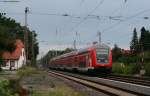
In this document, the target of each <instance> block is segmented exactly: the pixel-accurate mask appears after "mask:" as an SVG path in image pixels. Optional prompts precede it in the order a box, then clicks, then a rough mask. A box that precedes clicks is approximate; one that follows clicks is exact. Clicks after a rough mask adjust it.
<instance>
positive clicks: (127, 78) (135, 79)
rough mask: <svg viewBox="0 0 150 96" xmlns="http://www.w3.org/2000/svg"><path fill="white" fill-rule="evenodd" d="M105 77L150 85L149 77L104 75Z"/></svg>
mask: <svg viewBox="0 0 150 96" xmlns="http://www.w3.org/2000/svg"><path fill="white" fill-rule="evenodd" d="M105 79H110V80H115V81H122V82H127V83H133V84H139V85H144V86H149V87H150V78H141V77H133V76H123V75H113V74H112V75H110V76H107V77H105Z"/></svg>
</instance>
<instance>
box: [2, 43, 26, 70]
mask: <svg viewBox="0 0 150 96" xmlns="http://www.w3.org/2000/svg"><path fill="white" fill-rule="evenodd" d="M2 57H3V64H2V66H1V68H2V69H4V70H16V69H18V68H21V67H22V66H23V65H25V62H26V56H25V49H24V44H23V43H22V41H21V40H16V49H15V50H14V51H13V52H11V53H10V52H8V51H5V52H3V54H2Z"/></svg>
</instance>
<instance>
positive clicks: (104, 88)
mask: <svg viewBox="0 0 150 96" xmlns="http://www.w3.org/2000/svg"><path fill="white" fill-rule="evenodd" d="M49 72H50V73H52V74H55V75H57V76H60V77H63V78H66V79H69V80H72V81H74V82H77V83H80V84H82V85H85V86H87V87H90V88H92V89H95V90H97V91H100V92H103V93H104V94H108V95H110V96H138V95H139V94H138V93H137V94H136V93H132V92H130V91H128V90H126V91H125V90H121V89H120V88H115V87H111V86H108V85H104V84H100V83H97V82H94V81H91V80H88V79H83V78H80V77H77V76H71V75H68V74H67V75H66V74H64V73H62V72H61V73H60V72H56V71H49ZM140 95H141V94H140Z"/></svg>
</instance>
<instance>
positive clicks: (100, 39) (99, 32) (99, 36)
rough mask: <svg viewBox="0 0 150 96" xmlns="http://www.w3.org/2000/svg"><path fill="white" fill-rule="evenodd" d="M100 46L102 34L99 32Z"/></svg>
mask: <svg viewBox="0 0 150 96" xmlns="http://www.w3.org/2000/svg"><path fill="white" fill-rule="evenodd" d="M98 38H99V44H101V32H98Z"/></svg>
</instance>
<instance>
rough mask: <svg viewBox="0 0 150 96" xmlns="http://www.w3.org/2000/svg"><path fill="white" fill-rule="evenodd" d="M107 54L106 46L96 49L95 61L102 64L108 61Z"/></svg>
mask: <svg viewBox="0 0 150 96" xmlns="http://www.w3.org/2000/svg"><path fill="white" fill-rule="evenodd" d="M108 54H109V49H108V48H99V49H96V58H97V63H103V64H106V63H108V56H109V55H108Z"/></svg>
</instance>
